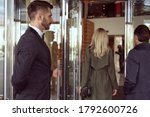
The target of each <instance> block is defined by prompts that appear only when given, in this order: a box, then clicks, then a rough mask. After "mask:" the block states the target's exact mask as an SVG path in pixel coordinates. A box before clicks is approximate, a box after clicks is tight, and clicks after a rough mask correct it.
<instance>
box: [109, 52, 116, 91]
mask: <svg viewBox="0 0 150 117" xmlns="http://www.w3.org/2000/svg"><path fill="white" fill-rule="evenodd" d="M108 74H109V77H110V79H111V84H112V87H113V89H117V88H118V84H117V79H116V72H115V64H114V58H113V54H112V50H111V49H110V51H109V66H108Z"/></svg>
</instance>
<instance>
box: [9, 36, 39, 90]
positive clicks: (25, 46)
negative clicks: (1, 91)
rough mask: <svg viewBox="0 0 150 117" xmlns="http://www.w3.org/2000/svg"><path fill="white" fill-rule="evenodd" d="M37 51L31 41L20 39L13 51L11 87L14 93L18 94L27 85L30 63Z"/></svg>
mask: <svg viewBox="0 0 150 117" xmlns="http://www.w3.org/2000/svg"><path fill="white" fill-rule="evenodd" d="M36 54H37V50H36V46H35V44H34V42H33V40H32V39H20V42H19V43H18V45H17V46H16V50H15V64H14V73H13V76H12V85H13V88H14V89H15V92H20V91H21V90H22V89H23V88H24V87H25V86H26V84H27V83H28V78H29V74H30V70H31V69H32V68H31V66H32V63H33V61H34V59H35V57H36Z"/></svg>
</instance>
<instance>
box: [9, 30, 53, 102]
mask: <svg viewBox="0 0 150 117" xmlns="http://www.w3.org/2000/svg"><path fill="white" fill-rule="evenodd" d="M50 68H51V59H50V52H49V49H48V47H47V46H46V44H45V42H44V40H42V39H41V37H40V36H39V34H38V33H37V32H36V31H35V30H34V29H33V28H31V27H28V29H27V30H26V32H25V33H24V34H23V35H22V36H21V38H20V40H19V42H18V44H17V46H16V48H15V64H14V71H13V76H12V85H13V89H14V98H15V99H20V100H48V99H50V77H51V74H52V72H51V69H50Z"/></svg>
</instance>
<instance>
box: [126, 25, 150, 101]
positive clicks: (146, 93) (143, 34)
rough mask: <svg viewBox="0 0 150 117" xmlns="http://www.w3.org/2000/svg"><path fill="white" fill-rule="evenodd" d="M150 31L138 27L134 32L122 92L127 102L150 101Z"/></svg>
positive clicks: (143, 26) (145, 27)
mask: <svg viewBox="0 0 150 117" xmlns="http://www.w3.org/2000/svg"><path fill="white" fill-rule="evenodd" d="M149 39H150V30H149V28H148V27H147V26H145V25H139V26H138V27H137V28H136V29H135V31H134V44H135V47H134V48H133V49H132V50H131V51H130V52H129V54H128V56H127V61H126V63H127V67H126V78H125V84H124V91H125V95H126V99H128V100H144V99H145V100H147V99H150V44H149V43H148V42H149Z"/></svg>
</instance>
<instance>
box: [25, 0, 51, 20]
mask: <svg viewBox="0 0 150 117" xmlns="http://www.w3.org/2000/svg"><path fill="white" fill-rule="evenodd" d="M48 8H50V9H52V8H53V5H51V4H50V3H49V2H47V1H41V0H35V1H33V2H31V3H30V4H29V6H28V7H27V10H28V16H29V18H30V20H33V19H34V18H35V15H36V13H37V11H38V10H43V11H47V10H48Z"/></svg>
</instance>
